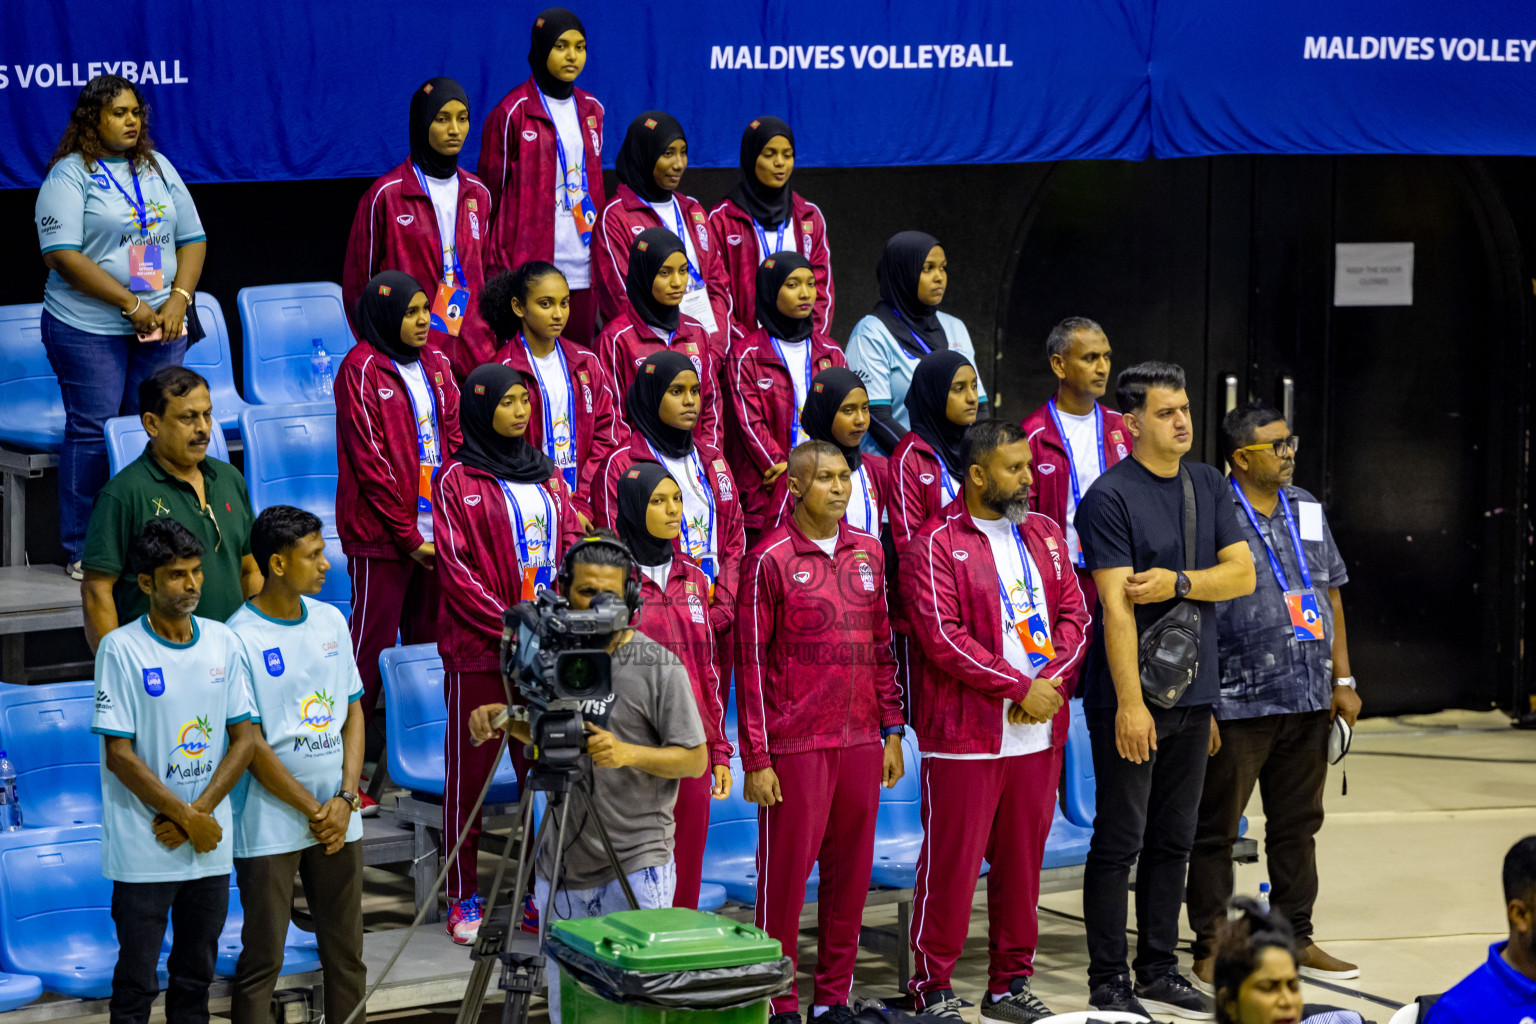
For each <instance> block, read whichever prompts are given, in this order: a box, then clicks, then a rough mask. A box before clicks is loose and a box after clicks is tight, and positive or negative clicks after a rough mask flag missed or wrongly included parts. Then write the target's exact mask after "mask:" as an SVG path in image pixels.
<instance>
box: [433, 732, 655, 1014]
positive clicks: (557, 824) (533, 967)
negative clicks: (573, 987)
mask: <svg viewBox="0 0 1536 1024" xmlns="http://www.w3.org/2000/svg"><path fill="white" fill-rule="evenodd" d="M574 724H575V734H576V735H577V736H580V735H581V734H582V725H581V717H580V714H579V713H577V714H576V715H575V719H574ZM541 731H542V730H541ZM586 760H587V759H586V755H585V753H584V751H583V752H582V753H581V754H580V755H579V756H575V757H572V756H569V755H567V757H565V758H562V759H561V760H559V761H558V762H555V763H550V762H546V761H535V762H534V763H533V765H532V766H531V767H530V768H529V769H528V780H527V784H526V785H525V786H524V787H523V792H522V794H521V796H520V797H519V798H518V803H517V822H518V826H517V827H519V828H521V829H522V839H521V841H520V842H519V844H518V853H517V869H516V870H517V875H516V877H515V879H514V881H513V884H512V899H511V902H510V903H508V904H505V905H503V906H501V907H497V904H496V897H497V896H498V894H499V893H500V892H501V885H502V880H503V877H504V875H505V872H506V868H507V861H508V857H509V855H510V853H511V846H510V844H509V845H508V846H507V848H506V849H504V850H503V851H502V855H501V861H500V863H499V864H497V866H496V879H495V882H494V883H493V884H492V886H491V895H490V900H489V901H488V902H487V903H486V907H485V911H484V917H483V918H482V920H481V923H480V933H479V936H478V937H477V938H476V939H475V945H474V948H473V950H472V951H471V953H470V956H471V958H472V959H473V960H474V962H475V966H474V969H473V971H471V973H470V976H469V985H468V987H467V988H466V989H465V992H464V1001H463V1002H462V1003H461V1004H460V1005H459V1015H458V1018H457V1021H456V1024H478V1021H479V1019H480V1011H481V1009H482V1008H483V1007H484V1005H485V995H486V988H487V986H488V985H489V984H490V980H491V971H492V970H493V969H494V967H495V966H496V963H497V961H500V962H501V965H502V970H501V982H500V987H501V988H502V990H503V991H505V992H506V994H507V995H506V1001H505V1002H504V1003H503V1004H502V1011H501V1020H502V1024H525V1022H526V1021H527V1019H528V1007H529V1003H530V1001H531V999H532V997H533V994H534V993H535V992H537V991H538V990H539V987H540V986H541V985H542V984H543V983H544V980H545V979H544V952H543V950H544V943H545V942H546V941H547V939H548V938H549V925H550V920H551V914H550V913H549V911H552V910H553V909H554V904H555V899H554V896H555V892H556V886H557V885H558V884H559V880H560V874H561V868H562V866H563V862H564V859H565V848H566V842H565V838H566V829H567V827H568V824H569V817H570V810H571V794H572V793H574V794H576V796H578V797H579V798H580V799H581V801H582V806H583V807H584V808H585V809H586V812H587V824H588V826H589V827H592V828H595V829H596V831H597V835H598V838H599V839H601V840H602V843H603V850H604V851H605V852H606V853H607V854H608V864H609V866H610V867H612V868H613V874H614V877H615V878H617V879H618V880H619V886H620V888H622V889H623V890H624V898H625V899H626V900H627V901H628V902H629V908H630V909H631V910H637V909H639V904H638V903H637V902H636V901H635V893H634V890H633V889H631V888H630V885H629V879H627V878H626V877H625V876H624V868H623V866H622V865H621V864H620V863H619V857H618V854H617V853H615V852H614V849H613V842H612V841H611V840H610V839H609V837H608V829H607V828H606V827H605V826H604V825H603V821H602V819H601V818H600V817H598V814H597V805H596V802H595V801H594V800H593V798H592V794H591V793H590V792H588V791H587V789H586V788H584V787H583V786H582V785H581V777H582V775H583V765H584V764H585V763H586ZM535 793H546V794H548V796H549V801H548V806H546V807H545V810H544V817H543V820H542V821H540V822H538V827H537V829H535V827H534V824H535V823H534V820H533V817H534V806H533V795H534V794H535ZM551 825H553V829H552V830H553V833H554V844H555V846H554V851H555V852H554V861H553V863H552V865H551V870H550V900H549V906H548V907H546V908H545V910H544V912H541V913H540V914H539V943H538V948H537V949H536V950H535V951H534V952H533V953H525V952H519V951H515V950H512V949H509V948H508V940H509V938H510V937H511V934H512V930H513V928H514V927H516V925H515V924H514V923H513V922H514V920H515V917H516V915H520V914H521V913H522V906H523V897H524V896H525V895H526V893H527V892H528V891H529V890H530V889H531V886H532V871H533V866H534V860H535V859H536V858H537V857H538V854H539V851H540V850H541V849H542V848H543V845H544V843H545V842H546V841H547V840H548V838H549V834H550V832H551ZM498 911H499V912H500V913H498ZM493 915H494V916H493Z"/></svg>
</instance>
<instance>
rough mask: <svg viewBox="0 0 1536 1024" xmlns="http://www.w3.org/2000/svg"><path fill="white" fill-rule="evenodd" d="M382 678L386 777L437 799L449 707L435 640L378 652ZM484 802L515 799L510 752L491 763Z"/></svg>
mask: <svg viewBox="0 0 1536 1024" xmlns="http://www.w3.org/2000/svg"><path fill="white" fill-rule="evenodd" d="M379 671H380V672H381V673H382V675H383V677H384V728H385V729H386V730H387V732H388V734H389V743H388V745H387V747H386V750H387V754H388V758H389V777H390V779H391V780H393V781H394V782H395V783H397V784H399V785H401V786H404V787H405V788H407V789H409V790H410V791H411V792H412V793H416V794H419V795H425V796H431V797H437V798H441V797H442V795H443V779H444V777H445V775H446V771H447V769H446V765H445V759H444V754H443V741H444V738H445V736H446V735H447V731H448V709H447V706H446V704H445V702H444V700H443V660H442V658H440V657H439V656H438V653H437V645H436V644H414V645H412V646H410V647H391V648H389V649H388V650H386V651H384V652H383V653H382V654H380V655H379ZM485 799H486V803H489V804H505V803H512V802H513V801H515V800H516V799H517V772H516V771H515V770H514V769H513V767H512V758H511V756H510V755H506V754H503V755H502V758H501V764H499V765H497V767H496V782H495V784H494V785H492V786H491V791H490V793H489V795H487V796H486V798H485Z"/></svg>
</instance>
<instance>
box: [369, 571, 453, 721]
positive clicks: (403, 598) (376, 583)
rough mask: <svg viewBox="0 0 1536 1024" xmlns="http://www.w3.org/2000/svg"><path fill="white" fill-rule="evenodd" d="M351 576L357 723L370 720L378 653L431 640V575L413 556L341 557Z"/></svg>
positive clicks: (434, 596)
mask: <svg viewBox="0 0 1536 1024" xmlns="http://www.w3.org/2000/svg"><path fill="white" fill-rule="evenodd" d="M347 575H349V576H351V577H352V622H351V630H352V656H353V657H354V658H356V659H357V671H358V674H359V675H361V676H362V677H363V701H362V703H363V720H364V721H367V720H368V719H371V718H372V717H373V709H374V708H375V707H376V706H377V705H378V703H379V690H380V688H381V687H382V685H383V683H382V680H381V677H380V675H379V654H380V652H382V651H383V650H384V649H385V648H389V647H393V646H395V638H396V636H399V637H400V639H401V640H403V642H405V643H407V644H429V643H434V642H435V641H436V640H437V606H438V601H439V594H440V591H439V589H438V584H437V573H435V572H428V571H427V570H426V569H424V568H422V566H421V565H420V564H418V563H417V562H416V560H415V559H413V558H365V557H355V558H349V559H347Z"/></svg>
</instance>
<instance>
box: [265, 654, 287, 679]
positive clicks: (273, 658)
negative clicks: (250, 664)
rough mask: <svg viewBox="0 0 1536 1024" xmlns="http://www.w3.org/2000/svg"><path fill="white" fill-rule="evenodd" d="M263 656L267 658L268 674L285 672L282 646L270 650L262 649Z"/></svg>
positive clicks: (276, 674)
mask: <svg viewBox="0 0 1536 1024" xmlns="http://www.w3.org/2000/svg"><path fill="white" fill-rule="evenodd" d="M261 656H262V658H264V659H265V660H266V663H267V675H269V676H280V675H282V674H283V667H284V666H283V650H282V648H280V647H274V648H272V649H271V650H269V651H262V652H261Z"/></svg>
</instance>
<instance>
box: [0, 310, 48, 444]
mask: <svg viewBox="0 0 1536 1024" xmlns="http://www.w3.org/2000/svg"><path fill="white" fill-rule="evenodd" d="M42 315H43V304H42V303H41V302H30V303H26V304H23V305H19V306H0V394H3V395H4V396H5V401H3V402H0V443H6V444H13V445H20V446H22V447H25V448H38V449H42V450H44V451H58V449H59V445H60V444H62V443H63V442H64V398H63V396H62V395H61V394H60V393H59V380H58V378H57V377H55V376H54V374H53V367H52V366H51V365H50V364H49V362H48V353H47V351H46V350H45V349H44V348H43V328H42V325H41V318H42Z"/></svg>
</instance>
